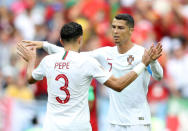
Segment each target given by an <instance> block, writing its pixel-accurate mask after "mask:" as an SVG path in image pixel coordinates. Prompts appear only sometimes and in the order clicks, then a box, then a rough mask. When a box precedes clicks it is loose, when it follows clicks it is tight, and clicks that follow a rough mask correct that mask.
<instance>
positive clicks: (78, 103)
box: [32, 50, 111, 131]
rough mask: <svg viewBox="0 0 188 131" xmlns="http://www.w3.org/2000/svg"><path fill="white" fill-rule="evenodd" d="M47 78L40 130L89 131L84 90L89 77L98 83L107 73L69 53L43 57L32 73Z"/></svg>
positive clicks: (89, 80)
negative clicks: (46, 97)
mask: <svg viewBox="0 0 188 131" xmlns="http://www.w3.org/2000/svg"><path fill="white" fill-rule="evenodd" d="M32 76H33V78H34V79H36V80H42V79H43V77H46V78H47V85H48V103H47V113H46V118H45V122H44V128H43V130H44V131H64V130H65V131H90V130H91V126H90V122H89V121H90V118H89V107H88V90H89V86H90V83H91V80H92V78H93V77H94V78H96V79H97V80H98V81H99V82H100V83H102V84H103V83H104V82H105V81H106V80H108V79H109V77H110V76H111V73H109V72H107V71H104V69H103V67H101V65H100V64H99V63H98V62H97V61H96V60H95V59H93V58H89V57H87V56H84V55H82V54H80V53H77V52H73V51H68V52H67V51H64V50H62V51H61V52H60V53H56V54H53V55H48V56H46V57H45V58H44V59H43V60H42V61H41V63H40V64H39V66H38V67H37V68H36V69H35V70H34V71H33V72H32Z"/></svg>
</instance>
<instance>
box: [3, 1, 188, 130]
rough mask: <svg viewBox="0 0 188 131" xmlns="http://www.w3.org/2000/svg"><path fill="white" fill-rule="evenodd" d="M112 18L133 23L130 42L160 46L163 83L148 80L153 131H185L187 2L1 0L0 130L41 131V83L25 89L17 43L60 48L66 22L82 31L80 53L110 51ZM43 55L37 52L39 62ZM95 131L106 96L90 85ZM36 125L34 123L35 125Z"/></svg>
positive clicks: (103, 113) (102, 121)
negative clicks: (105, 48) (127, 17)
mask: <svg viewBox="0 0 188 131" xmlns="http://www.w3.org/2000/svg"><path fill="white" fill-rule="evenodd" d="M117 13H129V14H131V15H132V16H133V17H134V19H135V30H134V33H133V36H132V41H134V42H135V43H137V44H140V45H143V46H145V47H148V46H150V45H151V43H152V42H154V43H156V42H157V41H162V44H163V47H164V53H163V56H162V57H161V58H160V60H159V61H160V63H161V65H162V66H163V69H164V79H163V80H162V81H160V82H157V81H155V80H151V82H150V86H149V92H148V101H149V103H150V107H151V112H152V131H188V124H187V121H188V77H187V74H188V68H187V67H188V56H187V55H188V48H187V46H188V0H0V131H34V130H35V131H36V130H40V128H41V124H42V122H43V119H44V115H45V111H46V101H47V94H46V80H45V79H44V80H43V81H41V82H38V83H37V84H35V85H27V84H26V79H25V70H26V63H25V62H24V61H23V60H21V59H20V58H18V57H17V55H16V43H17V42H18V41H20V40H23V39H25V40H47V41H49V42H51V43H54V44H57V45H60V44H59V42H58V40H59V30H60V28H61V26H62V25H63V24H64V23H66V22H69V21H77V22H78V23H80V24H82V26H83V28H84V46H83V48H82V51H88V50H92V49H95V48H98V47H103V46H113V45H114V44H113V41H112V36H111V21H112V19H113V17H114V15H115V14H117ZM45 55H46V53H45V52H44V51H43V50H39V51H38V60H37V61H38V62H37V63H39V62H40V60H41V59H42V58H43V57H44V56H45ZM93 83H94V84H93V86H94V93H95V100H94V101H93V99H94V97H93V99H92V101H93V102H94V103H93V104H94V105H93V106H92V107H93V109H92V112H93V111H94V112H95V113H97V116H95V113H94V114H93V115H92V119H93V120H94V123H95V124H96V123H97V122H98V124H96V125H95V126H96V127H95V129H94V131H97V127H98V130H99V131H105V129H106V126H107V124H106V115H107V111H108V105H109V103H108V102H109V100H108V93H107V90H106V88H103V87H101V85H99V84H98V83H97V82H96V81H94V82H93ZM37 121H38V122H37Z"/></svg>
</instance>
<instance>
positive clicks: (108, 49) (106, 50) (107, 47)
mask: <svg viewBox="0 0 188 131" xmlns="http://www.w3.org/2000/svg"><path fill="white" fill-rule="evenodd" d="M114 49H116V46H105V47H100V48H97V49H95V50H94V51H101V52H108V51H112V50H114Z"/></svg>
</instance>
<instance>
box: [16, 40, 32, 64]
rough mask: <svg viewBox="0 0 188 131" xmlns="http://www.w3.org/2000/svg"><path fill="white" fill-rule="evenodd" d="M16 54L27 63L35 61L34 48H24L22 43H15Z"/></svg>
mask: <svg viewBox="0 0 188 131" xmlns="http://www.w3.org/2000/svg"><path fill="white" fill-rule="evenodd" d="M17 53H18V55H19V56H20V57H21V58H23V59H24V60H25V61H27V62H29V61H31V60H35V59H36V48H35V47H26V45H25V44H24V43H22V42H18V43H17Z"/></svg>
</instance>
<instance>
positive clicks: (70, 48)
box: [64, 43, 79, 52]
mask: <svg viewBox="0 0 188 131" xmlns="http://www.w3.org/2000/svg"><path fill="white" fill-rule="evenodd" d="M64 48H65V50H67V51H75V52H78V51H79V47H78V45H76V44H74V43H73V44H64Z"/></svg>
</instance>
